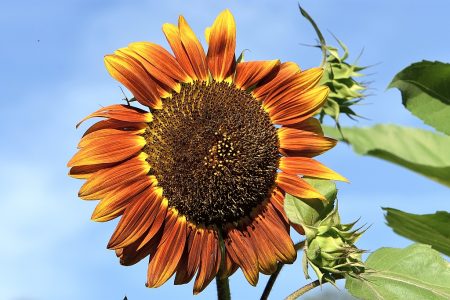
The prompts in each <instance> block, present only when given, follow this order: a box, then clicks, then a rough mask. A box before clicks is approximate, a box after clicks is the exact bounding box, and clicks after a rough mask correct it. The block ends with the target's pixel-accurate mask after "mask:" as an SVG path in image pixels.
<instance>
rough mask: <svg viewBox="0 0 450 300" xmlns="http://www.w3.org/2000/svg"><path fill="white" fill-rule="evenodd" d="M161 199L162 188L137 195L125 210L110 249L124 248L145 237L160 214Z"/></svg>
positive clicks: (151, 189) (147, 190)
mask: <svg viewBox="0 0 450 300" xmlns="http://www.w3.org/2000/svg"><path fill="white" fill-rule="evenodd" d="M161 197H162V189H161V188H160V187H151V188H149V189H146V190H144V191H143V192H142V193H140V194H138V195H136V196H135V197H134V198H133V199H132V200H131V201H130V204H129V205H128V206H127V208H126V209H125V212H124V214H123V216H122V218H121V219H120V221H119V224H118V225H117V227H116V230H115V231H114V233H113V235H112V236H111V239H110V240H109V243H108V249H117V248H123V247H125V246H128V245H130V244H131V243H133V242H135V241H137V240H138V239H139V238H140V237H141V236H143V234H144V233H145V232H146V231H147V229H148V228H150V227H151V225H152V223H153V221H154V220H155V217H156V215H157V214H158V212H159V207H160V204H161V200H162V199H161Z"/></svg>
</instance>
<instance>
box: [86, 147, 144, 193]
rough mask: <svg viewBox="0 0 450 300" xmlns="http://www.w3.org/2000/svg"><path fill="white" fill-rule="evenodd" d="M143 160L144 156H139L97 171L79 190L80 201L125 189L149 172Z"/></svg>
mask: <svg viewBox="0 0 450 300" xmlns="http://www.w3.org/2000/svg"><path fill="white" fill-rule="evenodd" d="M145 158H146V156H145V155H144V154H141V155H139V156H137V157H133V158H131V159H129V160H127V161H125V162H123V163H121V164H119V165H117V166H115V167H112V168H109V169H105V170H100V171H98V172H97V173H95V174H93V175H92V176H91V177H89V179H88V180H87V181H86V182H85V183H84V184H83V186H82V187H81V188H80V192H79V193H78V195H79V197H81V198H82V199H100V198H103V197H104V196H105V195H106V193H109V192H111V191H113V190H115V189H116V188H118V187H121V186H122V187H126V186H127V185H128V184H130V183H131V182H133V181H136V180H138V179H139V178H142V177H143V176H145V175H147V173H148V171H149V170H150V166H149V165H148V163H147V162H146V161H145Z"/></svg>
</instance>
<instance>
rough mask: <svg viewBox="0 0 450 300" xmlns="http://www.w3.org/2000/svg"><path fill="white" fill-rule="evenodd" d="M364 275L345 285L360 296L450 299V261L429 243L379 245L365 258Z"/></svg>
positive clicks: (356, 295)
mask: <svg viewBox="0 0 450 300" xmlns="http://www.w3.org/2000/svg"><path fill="white" fill-rule="evenodd" d="M366 266H367V268H368V269H369V270H367V271H366V272H365V273H362V274H360V276H361V279H358V278H353V277H350V276H347V279H346V283H345V287H346V288H347V289H348V290H349V292H350V293H351V294H352V295H353V296H355V297H358V298H360V299H383V300H384V299H427V300H433V299H442V300H444V299H445V300H447V299H450V265H449V263H448V262H447V261H445V260H444V259H443V258H442V256H441V255H440V254H439V252H437V251H435V250H433V249H431V247H430V246H428V245H422V244H415V245H411V246H409V247H407V248H404V249H398V248H380V249H378V250H377V251H375V252H374V253H372V254H371V255H370V256H369V258H368V259H367V261H366Z"/></svg>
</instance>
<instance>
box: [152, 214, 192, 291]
mask: <svg viewBox="0 0 450 300" xmlns="http://www.w3.org/2000/svg"><path fill="white" fill-rule="evenodd" d="M163 230H164V231H163V234H162V239H161V241H160V243H159V245H158V248H157V250H156V253H155V255H152V256H150V263H149V266H148V273H147V286H148V287H159V286H161V285H162V284H163V283H164V282H166V281H167V280H168V279H169V278H170V277H171V276H172V275H173V273H175V270H176V267H177V265H178V262H179V261H180V258H181V255H182V254H183V250H184V246H185V244H186V217H184V216H179V215H178V212H176V211H173V210H171V211H169V212H168V214H167V216H166V221H165V225H164V229H163Z"/></svg>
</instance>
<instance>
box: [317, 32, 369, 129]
mask: <svg viewBox="0 0 450 300" xmlns="http://www.w3.org/2000/svg"><path fill="white" fill-rule="evenodd" d="M336 40H337V42H338V43H339V45H340V46H341V48H342V50H343V51H344V54H343V55H342V56H339V52H338V49H337V48H335V47H332V46H328V45H326V46H325V49H326V53H327V58H326V63H325V65H324V69H325V72H324V75H323V77H322V80H321V82H320V84H323V85H326V86H328V87H329V88H330V93H329V94H328V99H327V102H326V103H325V105H324V106H323V107H322V110H321V112H320V117H321V118H323V117H324V116H325V115H329V116H330V117H332V118H333V119H334V120H335V121H336V123H337V122H338V121H339V116H340V114H345V115H347V116H348V117H349V118H351V119H353V118H354V117H356V116H358V114H357V113H355V112H354V110H353V109H352V108H351V107H352V106H353V105H355V104H357V103H358V102H360V101H361V100H362V99H363V98H364V97H365V94H364V91H365V90H366V89H367V87H366V86H365V84H364V83H362V82H360V81H357V80H356V78H357V77H361V76H364V75H363V74H361V73H360V71H362V70H364V69H365V68H366V67H361V66H358V65H357V62H355V63H354V64H349V63H348V62H347V58H348V55H349V53H348V48H347V47H346V46H345V44H344V43H342V42H341V41H339V40H338V39H336Z"/></svg>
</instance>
